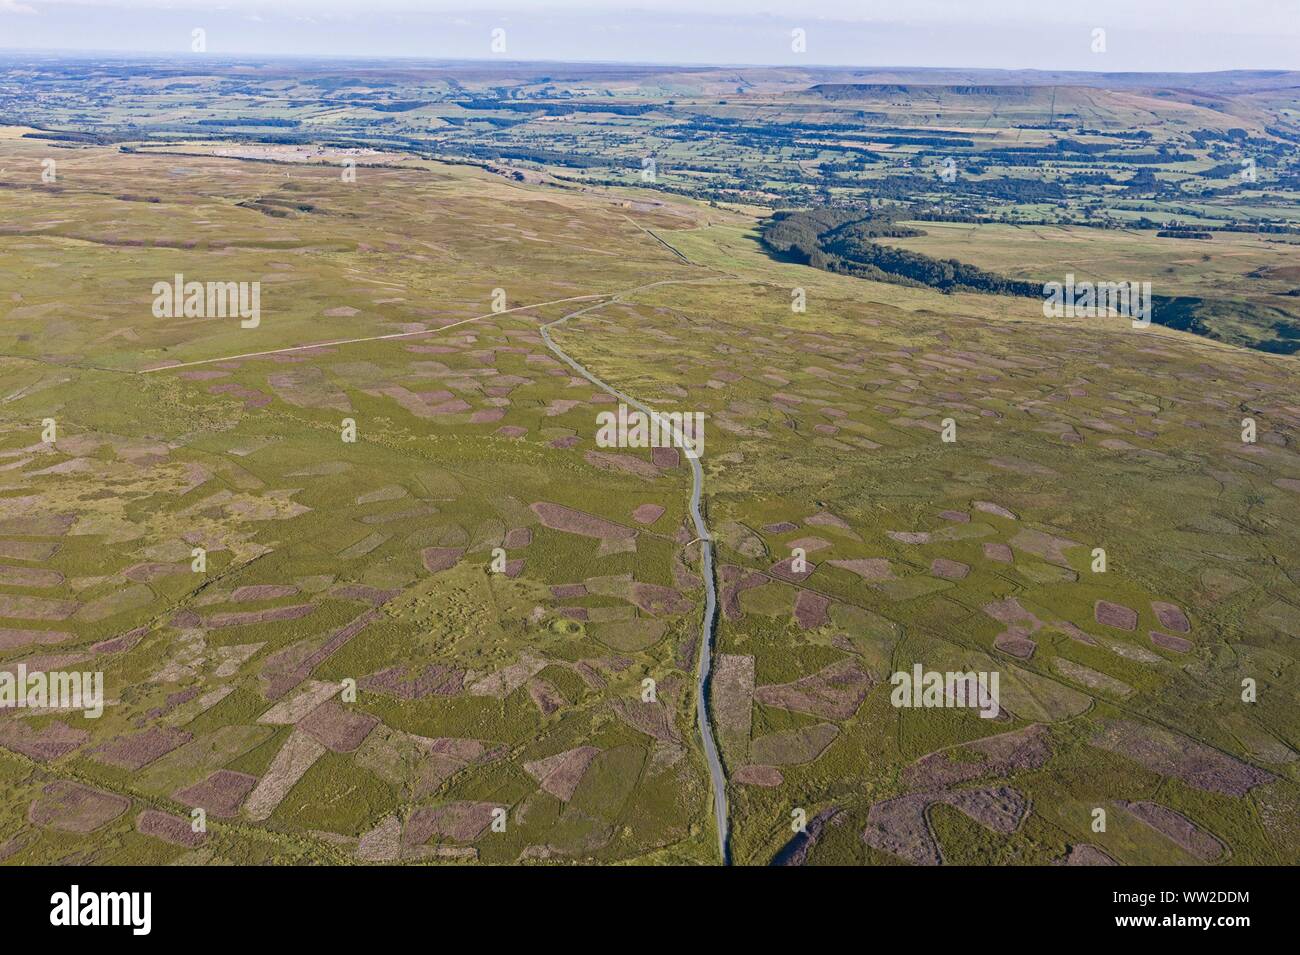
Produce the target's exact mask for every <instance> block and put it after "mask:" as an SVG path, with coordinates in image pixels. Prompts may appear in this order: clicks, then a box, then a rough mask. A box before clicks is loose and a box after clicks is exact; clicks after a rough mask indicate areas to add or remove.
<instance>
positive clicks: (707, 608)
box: [541, 283, 731, 865]
mask: <svg viewBox="0 0 1300 955" xmlns="http://www.w3.org/2000/svg"><path fill="white" fill-rule="evenodd" d="M656 284H658V283H656ZM611 301H613V300H611ZM609 304H610V302H609V301H606V302H599V303H597V304H595V305H589V306H587V307H586V308H581V309H578V310H577V311H576V312H570V313H569V314H568V315H565V316H564V317H563V318H558V319H556V320H555V321H553V322H549V323H548V324H546V325H542V326H541V333H542V340H543V341H545V342H546V347H547V348H549V349H550V350H551V351H553V352H554V353H555V354H556V356H557V357H559V358H560V359H561V360H562V361H563V362H564V363H565V364H566V365H568V366H569V367H570V368H572V369H573V370H574V371H576V372H577V373H578V374H580V375H581V376H582V377H583V378H586V379H587V380H588V381H590V382H591V383H592V384H593V385H595V386H596V387H597V388H600V389H601V390H602V391H604V392H606V393H608V394H611V395H613V396H614V397H615V398H617V399H618V400H619V401H622V402H623V403H624V404H626V405H627V406H628V407H629V408H635V409H636V410H638V411H640V412H641V413H642V414H645V415H649V416H654V415H655V414H656V413H655V412H654V411H653V410H652V409H650V408H648V407H646V406H645V405H643V404H642V403H641V402H639V401H637V400H636V399H635V398H632V397H630V396H628V395H625V394H623V392H621V391H619V390H618V389H617V388H615V387H613V386H612V385H608V384H606V383H605V382H604V381H602V380H601V379H599V378H597V377H596V376H595V375H593V374H592V373H591V372H590V371H588V370H587V369H586V368H585V367H584V366H583V365H582V364H580V363H579V362H577V361H575V360H574V359H573V358H571V357H570V356H569V354H568V353H567V352H565V351H564V349H562V348H561V347H560V346H559V345H557V344H555V341H554V339H552V338H551V332H550V330H551V329H552V328H554V327H555V326H556V325H559V324H561V323H562V322H567V321H568V320H569V319H571V318H576V317H578V316H579V315H583V314H585V313H587V312H590V311H594V310H595V309H598V308H603V307H604V306H606V305H609ZM673 437H674V438H675V439H676V441H677V443H678V444H679V445H680V446H681V450H682V453H683V454H685V455H686V459H687V460H688V461H689V462H690V464H691V478H692V481H693V486H692V488H691V503H690V513H691V521H692V522H693V523H694V524H695V536H696V537H698V538H699V540H700V547H701V551H700V555H701V574H702V576H703V577H704V620H703V622H702V623H701V627H700V652H699V663H698V667H697V679H696V682H695V712H696V714H697V716H696V720H697V722H698V723H699V727H700V742H701V743H702V744H703V746H704V758H705V760H706V761H707V762H708V764H709V777H710V780H711V782H712V787H713V815H714V819H715V820H716V822H717V828H718V854H719V856H720V857H721V860H722V864H723V865H729V864H730V862H731V854H730V846H729V840H728V836H729V834H730V833H729V830H728V818H727V816H728V814H727V778H726V774H725V773H724V772H723V771H722V759H721V757H720V756H719V754H718V745H717V743H716V742H715V741H714V739H713V725H712V721H711V720H710V717H709V708H708V698H709V674H710V671H711V669H712V662H713V630H714V626H715V624H716V622H717V621H716V618H717V611H718V597H717V592H716V590H715V588H714V571H713V538H712V537H710V536H709V529H708V526H707V525H706V524H705V523H704V515H703V514H702V512H701V511H700V499H701V496H702V495H703V492H704V470H703V468H701V467H700V458H699V455H698V454H696V453H695V452H694V451H692V450H689V448H688V447H687V444H686V442H685V441H684V440H682V438H683V436H682V435H680V434H677V433H674V435H673Z"/></svg>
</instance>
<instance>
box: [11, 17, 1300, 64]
mask: <svg viewBox="0 0 1300 955" xmlns="http://www.w3.org/2000/svg"><path fill="white" fill-rule="evenodd" d="M655 6H656V9H655V10H645V9H632V10H621V9H618V8H617V5H616V4H614V3H613V2H609V0H594V2H587V3H572V2H571V3H569V4H554V3H552V4H545V5H543V4H540V3H538V2H535V0H505V2H501V3H495V4H493V5H492V6H491V8H483V7H479V8H472V7H471V8H468V9H467V4H466V3H465V2H464V0H426V2H423V3H420V2H416V0H374V2H371V3H359V2H356V0H314V2H310V0H280V2H279V3H276V4H270V3H266V2H259V0H226V2H223V3H212V2H205V0H0V49H3V50H6V51H10V52H26V53H35V52H49V53H85V54H109V53H117V54H125V55H131V54H135V55H174V56H182V57H183V56H193V55H195V54H194V53H193V52H192V51H191V35H192V32H193V31H194V30H195V29H202V30H203V31H204V33H205V40H206V54H205V55H208V56H212V57H222V56H227V57H232V58H233V57H241V56H255V57H266V56H286V57H328V58H354V59H427V60H484V61H498V62H500V61H508V62H521V63H526V62H571V63H610V64H613V63H627V64H645V65H681V66H706V65H711V66H745V67H757V66H770V67H790V66H807V67H813V66H819V67H850V68H872V69H891V68H892V69H902V68H913V69H915V68H931V69H1002V70H1040V71H1069V72H1089V73H1116V72H1138V73H1168V72H1185V73H1202V72H1223V71H1228V70H1296V69H1300V16H1297V15H1296V14H1295V12H1294V4H1292V3H1289V2H1287V0H1241V2H1239V3H1236V4H1234V5H1233V6H1232V7H1231V9H1229V10H1224V9H1222V8H1224V7H1226V4H1224V3H1222V2H1220V0H1182V2H1173V0H1152V2H1150V3H1146V4H1143V5H1142V6H1141V7H1136V6H1135V5H1134V4H1131V3H1128V2H1123V0H1098V2H1096V3H1093V4H1091V5H1090V6H1089V9H1087V10H1080V9H1079V8H1078V5H1077V4H1074V3H1064V2H1046V0H1043V2H1038V3H1034V2H1030V0H987V2H985V3H981V4H977V5H975V4H967V3H959V2H956V0H919V2H913V3H909V4H907V5H906V7H905V8H904V9H899V8H898V6H899V5H897V4H890V3H883V2H857V3H855V2H850V0H810V2H808V3H803V4H797V5H796V4H788V3H784V4H783V3H772V2H767V0H754V2H741V0H711V2H709V3H708V4H703V5H702V4H691V3H687V2H685V0H662V2H660V3H657V4H656V5H655ZM1098 30H1101V31H1104V36H1103V37H1102V42H1101V43H1099V42H1098V34H1097V31H1098ZM494 31H504V32H503V33H496V32H494ZM795 31H803V33H802V42H798V41H797V40H796V35H795ZM494 41H496V46H495V47H494V46H493V43H494ZM502 47H503V48H502ZM1098 47H1101V48H1100V49H1099V48H1098ZM881 64H886V65H884V66H882V65H881Z"/></svg>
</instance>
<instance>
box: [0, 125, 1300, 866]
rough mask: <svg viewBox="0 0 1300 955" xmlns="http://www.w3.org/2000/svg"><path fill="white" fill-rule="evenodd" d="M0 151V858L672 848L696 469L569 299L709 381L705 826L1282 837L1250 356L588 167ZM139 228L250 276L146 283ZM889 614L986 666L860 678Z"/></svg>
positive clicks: (1284, 507)
mask: <svg viewBox="0 0 1300 955" xmlns="http://www.w3.org/2000/svg"><path fill="white" fill-rule="evenodd" d="M0 151H2V152H3V162H0V165H3V166H5V167H6V169H7V171H6V172H4V173H0V185H3V187H4V188H3V189H0V207H2V208H3V209H4V213H5V214H4V216H3V223H4V224H3V225H0V259H2V261H3V266H4V271H5V272H6V274H8V275H10V276H13V277H15V278H16V281H15V282H12V283H6V288H5V289H4V291H3V302H2V304H0V308H3V311H4V322H3V325H2V326H0V353H3V356H4V357H2V358H0V378H2V379H3V382H4V385H3V388H0V429H2V434H0V667H2V668H4V669H7V670H16V668H17V667H18V666H19V665H23V666H25V667H26V668H27V670H29V671H31V670H38V669H44V670H56V669H62V670H102V671H103V673H104V674H105V687H106V698H107V706H106V707H105V711H104V714H103V716H102V717H100V718H98V719H87V718H85V717H83V715H82V714H81V713H80V712H49V711H32V710H21V709H20V710H12V711H9V710H5V711H0V786H2V787H3V799H2V800H0V834H3V836H4V841H3V843H2V844H0V858H3V859H5V860H6V861H11V862H15V863H45V862H78V863H171V862H186V863H218V862H234V863H260V862H270V861H277V862H286V861H288V862H317V863H336V864H343V863H361V862H411V863H417V862H472V861H479V862H484V863H511V862H570V861H581V862H621V861H637V862H643V863H695V862H699V863H712V862H716V861H717V842H716V833H715V831H714V823H713V816H712V811H711V796H710V786H709V777H708V773H707V769H706V764H705V757H704V754H703V752H702V750H701V745H700V737H699V732H698V726H697V721H698V720H699V719H700V718H701V714H700V713H699V712H697V707H696V705H695V674H696V668H697V665H698V659H699V654H700V649H701V648H700V645H699V641H700V619H701V615H702V612H703V595H704V587H703V583H704V582H703V580H702V576H701V575H702V573H703V565H702V562H701V551H700V545H699V542H698V541H696V540H695V537H696V535H695V533H694V529H693V527H692V526H691V524H690V521H689V517H688V512H687V503H688V499H689V495H690V489H691V475H690V471H689V469H688V467H687V461H686V460H685V458H684V456H682V455H680V453H679V452H678V451H677V450H676V449H654V450H653V451H651V450H644V451H634V450H619V449H608V448H600V447H597V445H596V442H595V440H594V433H595V420H596V415H597V414H598V413H599V412H601V411H604V410H610V409H612V408H613V407H615V406H616V404H617V399H615V398H613V397H612V396H610V395H609V394H607V393H605V392H604V391H602V390H601V389H599V388H598V387H596V386H595V385H593V384H592V382H590V381H588V380H587V379H585V378H582V377H579V376H578V375H576V374H574V373H573V371H572V369H570V368H569V367H568V366H566V365H565V364H563V363H562V362H561V361H560V360H559V358H558V357H557V356H556V355H555V354H553V353H552V352H551V351H550V350H549V349H548V348H547V347H546V343H545V342H544V341H543V339H542V337H541V334H540V331H539V329H540V327H541V326H542V325H543V324H546V323H550V322H554V321H556V320H558V319H561V318H564V317H565V316H567V315H571V314H573V313H575V312H578V311H581V312H582V314H580V315H574V317H573V318H572V319H570V320H568V321H566V322H565V324H563V325H561V326H558V327H557V328H556V329H554V330H553V335H554V337H555V338H556V340H557V341H558V342H559V343H560V345H561V346H562V347H563V348H564V349H565V351H566V352H567V353H568V354H570V355H572V356H574V357H575V358H576V359H577V360H579V361H580V362H581V363H582V364H583V365H584V366H585V367H587V368H588V369H590V370H591V371H593V372H594V373H595V374H597V375H599V376H600V378H602V379H603V380H604V381H606V382H610V383H611V384H613V385H614V386H615V387H617V388H618V389H620V390H621V391H623V392H625V393H626V394H628V395H631V396H635V397H636V398H637V399H638V400H640V401H644V402H646V403H648V404H650V405H652V406H653V407H655V408H657V409H661V410H684V411H701V412H704V413H705V414H706V416H707V418H706V421H707V426H706V427H707V431H706V434H707V438H706V443H705V453H704V455H703V466H704V473H705V482H704V490H705V510H706V513H707V518H708V524H709V528H710V530H711V533H712V536H713V537H714V540H715V543H716V547H717V554H716V559H717V575H716V584H717V587H718V591H719V604H720V614H719V620H718V625H717V632H716V636H715V646H714V654H713V663H714V676H713V679H712V682H711V684H710V687H711V693H710V708H709V711H708V713H707V714H706V718H709V719H711V721H712V725H713V726H714V728H715V730H716V735H717V737H718V739H719V743H720V747H721V755H722V760H723V764H724V766H725V769H726V774H727V779H728V784H727V791H728V796H729V799H730V842H731V855H732V859H733V861H735V862H737V863H742V864H765V863H767V862H769V861H771V860H773V859H774V858H775V859H776V860H777V861H781V862H796V863H804V862H808V863H817V862H828V863H852V864H897V863H900V862H908V863H921V864H936V863H941V862H942V863H950V864H951V863H997V864H1014V863H1039V864H1047V863H1063V864H1077V863H1103V864H1104V863H1125V864H1139V863H1185V864H1198V863H1218V862H1225V861H1231V862H1234V863H1292V864H1293V863H1295V862H1297V861H1300V855H1298V853H1300V832H1298V831H1297V822H1296V820H1297V819H1300V767H1298V765H1297V757H1296V744H1297V740H1298V739H1300V708H1298V707H1297V697H1296V692H1297V689H1296V688H1297V683H1296V662H1295V660H1296V654H1295V645H1296V643H1295V641H1296V639H1297V638H1300V602H1298V601H1297V599H1296V592H1295V586H1294V580H1295V578H1296V575H1297V572H1300V568H1297V566H1296V555H1297V554H1300V540H1297V536H1298V535H1297V531H1296V527H1295V521H1294V520H1293V515H1294V513H1295V509H1296V506H1297V503H1298V502H1300V454H1298V453H1297V450H1296V429H1297V426H1298V425H1300V403H1298V402H1297V389H1296V384H1297V380H1296V375H1295V371H1294V367H1295V366H1294V359H1291V358H1286V357H1281V356H1273V355H1267V354H1262V353H1256V352H1250V351H1245V350H1241V349H1234V348H1231V347H1228V346H1225V345H1221V344H1218V343H1215V342H1212V341H1208V340H1205V339H1198V338H1194V337H1192V336H1189V335H1183V334H1180V333H1176V332H1171V331H1168V330H1165V329H1160V328H1158V327H1152V328H1149V329H1143V330H1140V331H1139V330H1135V329H1133V328H1131V327H1130V325H1129V323H1127V322H1126V321H1123V320H1120V319H1094V320H1077V321H1076V320H1049V319H1044V318H1043V317H1042V315H1041V309H1040V308H1039V307H1038V303H1035V302H1033V301H1024V300H1013V299H1004V298H995V297H991V296H976V295H941V294H938V293H936V292H932V291H929V290H925V289H912V288H900V287H897V286H887V285H880V284H877V283H872V282H865V281H862V280H857V279H852V278H847V277H843V276H836V275H832V274H829V273H825V272H820V271H817V270H814V269H809V268H805V267H802V266H797V265H788V264H781V263H778V262H775V261H773V260H771V259H770V258H768V257H767V256H765V255H764V254H763V252H762V250H761V247H760V245H759V243H758V240H757V232H756V228H755V221H754V220H753V219H752V218H751V217H749V216H746V215H742V214H741V213H739V212H733V211H727V210H723V209H719V208H712V207H708V206H705V205H702V204H692V203H688V202H685V201H681V202H677V201H665V200H663V199H662V198H657V199H656V198H648V197H647V196H645V195H641V194H637V193H634V192H631V191H628V192H621V191H609V190H595V189H590V190H589V189H558V188H554V187H544V186H538V185H534V184H529V183H519V182H512V181H507V180H505V179H503V178H501V177H498V176H493V175H491V174H489V173H487V172H483V171H481V170H475V169H470V168H466V167H459V166H451V165H440V164H437V163H433V162H419V163H407V164H403V166H402V167H401V168H388V167H363V168H361V169H359V170H358V181H357V182H356V183H346V182H343V181H341V180H340V177H339V175H338V171H337V169H336V168H331V167H328V166H320V165H296V164H268V163H256V162H245V161H240V160H238V159H234V158H223V157H213V156H184V157H181V156H168V155H143V154H139V153H135V154H130V153H121V152H118V151H116V150H114V149H111V148H106V147H92V148H83V149H77V150H75V151H68V153H67V155H66V158H64V157H62V156H61V159H60V164H59V169H60V175H59V181H58V183H57V184H56V185H44V184H41V183H40V182H39V176H38V175H29V173H30V172H31V170H32V169H37V170H38V169H39V164H40V158H41V156H43V155H44V154H45V152H46V147H45V146H41V145H37V144H34V143H31V142H23V141H20V140H16V139H14V138H7V139H5V140H3V141H0ZM280 213H284V214H283V215H281V214H280ZM176 273H182V274H184V275H185V277H186V278H187V279H194V280H199V281H204V280H228V279H231V278H236V277H241V278H246V279H248V280H250V281H253V280H256V281H260V282H261V287H262V316H261V323H260V325H259V327H257V328H256V329H241V328H240V327H239V323H238V321H237V320H233V319H201V318H177V319H158V318H155V317H154V316H153V314H152V313H151V310H150V305H151V301H152V298H153V295H152V293H151V288H152V286H153V285H154V283H155V282H157V281H160V280H162V281H169V280H170V279H171V277H172V276H173V275H174V274H176ZM795 287H799V288H802V289H804V290H805V291H806V295H807V301H808V307H807V311H806V312H804V313H792V311H791V308H790V302H791V289H792V288H795ZM496 289H503V290H504V291H505V295H506V301H505V309H506V310H505V311H500V310H494V309H493V307H492V299H493V294H494V290H496ZM321 343H327V344H321ZM1246 416H1250V417H1253V418H1255V419H1256V420H1257V422H1258V427H1259V437H1258V440H1257V441H1256V442H1255V443H1253V444H1246V443H1243V442H1242V440H1241V420H1242V418H1243V417H1246ZM45 419H53V420H54V422H55V423H56V426H57V438H56V440H54V441H43V440H42V427H43V422H44V421H45ZM345 419H350V420H351V421H353V422H354V423H355V427H356V440H355V441H354V442H348V441H344V440H343V439H342V437H341V435H342V433H343V428H344V420H345ZM944 419H952V420H953V421H954V422H955V427H956V437H957V439H956V441H955V442H945V441H943V440H941V431H942V422H943V421H944ZM1098 547H1100V548H1104V549H1105V551H1106V554H1107V569H1106V571H1105V572H1104V573H1097V572H1094V570H1093V569H1092V568H1093V563H1094V557H1093V549H1094V548H1098ZM195 548H201V549H202V550H203V551H204V552H205V554H206V566H205V567H204V569H203V570H202V572H196V571H195V570H194V569H193V565H192V560H193V554H194V550H195ZM796 548H798V549H800V551H801V552H803V553H806V555H807V566H806V567H802V566H801V565H796V563H795V561H794V559H793V558H794V550H795V549H796ZM501 551H503V552H504V557H505V560H504V564H503V565H499V566H498V567H497V568H495V569H494V567H493V566H492V565H493V562H494V558H495V557H496V556H497V555H498V554H499V553H500V552H501ZM915 663H922V664H923V665H924V666H925V667H927V668H929V669H934V670H978V671H999V672H1000V674H1001V678H1002V684H1001V685H1002V713H1001V714H1000V716H999V717H998V718H997V719H996V720H985V719H981V718H980V717H979V716H978V715H977V714H976V713H975V712H973V711H962V710H953V709H917V710H909V709H897V708H895V707H894V706H892V705H891V704H890V699H889V697H890V689H891V688H890V686H889V676H890V674H891V673H893V672H894V671H898V670H910V669H911V668H912V666H913V664H915ZM1244 679H1250V680H1253V681H1255V683H1256V685H1257V692H1258V695H1257V701H1256V702H1254V703H1250V704H1246V703H1243V702H1242V700H1241V692H1242V681H1243V680H1244ZM646 680H653V681H654V687H655V694H654V698H653V700H647V699H646V698H645V682H644V681H646ZM350 681H352V682H350ZM351 686H355V693H352V692H349V687H351ZM1097 807H1103V808H1106V809H1107V812H1108V817H1109V820H1110V823H1109V826H1108V827H1107V831H1106V832H1104V833H1097V832H1094V831H1092V828H1091V822H1092V818H1093V816H1092V813H1093V810H1094V809H1095V808H1097ZM195 808H201V809H203V810H204V812H205V814H206V818H207V831H206V832H203V833H196V832H194V831H193V830H192V827H191V826H190V820H191V818H192V817H191V813H192V810H193V809H195ZM795 809H801V810H803V812H804V813H805V814H806V817H807V819H808V827H807V832H806V834H803V835H800V836H798V837H796V838H795V839H793V840H791V839H790V836H791V830H790V820H791V812H792V810H795ZM498 818H502V819H504V820H505V822H506V824H505V826H504V831H499V830H500V829H501V827H500V826H499V825H497V824H496V823H497V820H498Z"/></svg>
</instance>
